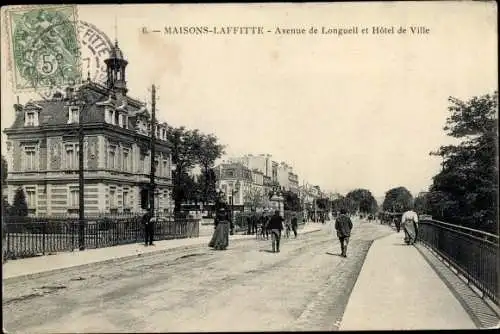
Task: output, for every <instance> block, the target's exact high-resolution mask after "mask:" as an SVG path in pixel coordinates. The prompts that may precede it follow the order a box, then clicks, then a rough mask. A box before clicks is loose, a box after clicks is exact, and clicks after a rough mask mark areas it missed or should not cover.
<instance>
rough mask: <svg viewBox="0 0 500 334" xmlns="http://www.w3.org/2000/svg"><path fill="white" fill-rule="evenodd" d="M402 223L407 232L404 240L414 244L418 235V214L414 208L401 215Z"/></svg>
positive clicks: (408, 243)
mask: <svg viewBox="0 0 500 334" xmlns="http://www.w3.org/2000/svg"><path fill="white" fill-rule="evenodd" d="M401 223H402V224H403V230H404V232H405V238H404V241H405V242H406V244H407V245H413V244H414V243H415V241H417V236H418V214H417V213H416V212H415V211H412V210H409V211H406V212H405V213H403V216H402V217H401Z"/></svg>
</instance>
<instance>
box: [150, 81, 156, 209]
mask: <svg viewBox="0 0 500 334" xmlns="http://www.w3.org/2000/svg"><path fill="white" fill-rule="evenodd" d="M151 95H152V96H151V136H150V138H151V143H150V146H151V174H150V180H149V183H150V193H149V208H150V214H151V217H154V214H155V190H156V183H155V171H156V164H155V156H156V147H155V146H156V88H155V85H153V86H152V88H151Z"/></svg>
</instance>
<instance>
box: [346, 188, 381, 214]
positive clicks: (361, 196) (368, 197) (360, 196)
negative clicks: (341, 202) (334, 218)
mask: <svg viewBox="0 0 500 334" xmlns="http://www.w3.org/2000/svg"><path fill="white" fill-rule="evenodd" d="M346 199H348V200H350V201H351V204H350V206H352V205H353V204H354V206H355V208H356V210H355V211H359V212H362V213H375V212H376V211H377V208H378V204H377V200H376V199H375V197H373V195H372V193H371V192H370V191H369V190H367V189H355V190H352V191H350V192H349V193H347V195H346Z"/></svg>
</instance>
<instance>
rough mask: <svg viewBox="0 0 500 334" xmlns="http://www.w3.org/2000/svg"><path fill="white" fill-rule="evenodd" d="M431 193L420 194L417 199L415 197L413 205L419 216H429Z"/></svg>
mask: <svg viewBox="0 0 500 334" xmlns="http://www.w3.org/2000/svg"><path fill="white" fill-rule="evenodd" d="M429 197H430V196H429V193H420V194H418V196H417V197H415V201H414V204H413V209H414V210H415V212H417V213H418V214H429V213H430V206H429Z"/></svg>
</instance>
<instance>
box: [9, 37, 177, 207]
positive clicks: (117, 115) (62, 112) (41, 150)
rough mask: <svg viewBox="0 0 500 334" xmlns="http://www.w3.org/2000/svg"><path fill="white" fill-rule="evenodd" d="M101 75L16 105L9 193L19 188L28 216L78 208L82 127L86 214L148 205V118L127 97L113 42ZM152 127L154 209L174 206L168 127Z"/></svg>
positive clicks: (122, 66) (124, 62)
mask: <svg viewBox="0 0 500 334" xmlns="http://www.w3.org/2000/svg"><path fill="white" fill-rule="evenodd" d="M105 63H106V66H107V81H106V83H105V84H102V85H101V84H99V83H95V82H91V81H90V80H87V81H86V82H84V83H82V84H81V85H80V86H79V87H67V88H66V89H65V91H61V92H55V93H54V94H53V95H52V97H50V98H48V99H44V100H39V101H28V102H27V103H26V104H24V105H21V104H19V103H17V104H15V105H14V110H15V121H14V123H13V124H12V126H11V127H9V128H7V129H5V130H4V133H5V134H6V136H7V160H8V164H9V170H8V178H7V182H8V183H7V184H8V189H7V196H8V200H9V202H10V203H12V200H13V197H14V194H15V192H16V190H17V189H18V188H19V187H21V188H22V189H23V190H24V191H25V193H26V198H27V202H28V208H29V213H30V215H65V214H77V213H78V207H79V197H78V196H79V191H78V190H79V189H78V188H79V187H78V176H79V173H78V167H79V154H78V152H79V144H78V130H79V127H80V126H81V127H82V129H83V132H84V138H85V139H84V170H85V173H84V178H85V189H84V194H85V195H84V196H85V199H84V201H85V214H86V215H92V214H100V213H125V212H141V211H142V210H143V209H146V208H147V207H148V206H149V203H148V189H149V182H150V179H149V177H150V167H151V162H150V161H151V152H150V133H151V116H150V112H149V110H147V108H146V104H145V103H143V102H140V101H138V100H136V99H133V98H131V97H130V96H128V95H127V92H128V90H127V81H126V71H125V69H126V66H127V64H128V62H127V60H125V58H124V56H123V52H122V51H121V50H120V48H119V47H118V43H116V44H115V46H114V48H113V49H112V50H111V52H110V58H109V59H106V60H105ZM80 122H81V124H80ZM154 131H155V133H156V138H157V140H156V146H155V150H156V154H155V166H156V170H155V173H156V179H155V181H156V190H157V191H156V195H155V196H156V208H157V209H158V210H159V211H160V212H168V211H170V210H172V202H171V196H170V194H171V191H172V180H171V176H172V168H171V166H172V158H171V154H170V147H169V143H168V142H167V140H166V139H167V136H166V133H167V125H166V124H165V123H162V124H156V125H155V126H154Z"/></svg>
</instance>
